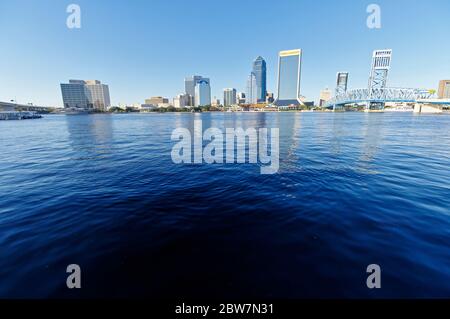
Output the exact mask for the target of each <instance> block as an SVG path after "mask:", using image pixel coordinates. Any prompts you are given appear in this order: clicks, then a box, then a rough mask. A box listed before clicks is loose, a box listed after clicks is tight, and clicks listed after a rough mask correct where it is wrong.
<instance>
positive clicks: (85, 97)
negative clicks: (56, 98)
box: [61, 80, 111, 111]
mask: <svg viewBox="0 0 450 319" xmlns="http://www.w3.org/2000/svg"><path fill="white" fill-rule="evenodd" d="M61 93H62V99H63V103H64V107H65V108H80V109H88V110H100V111H105V110H106V109H107V108H108V107H110V106H111V100H110V96H109V87H108V85H106V84H102V83H101V82H100V81H97V80H87V81H84V80H69V83H61Z"/></svg>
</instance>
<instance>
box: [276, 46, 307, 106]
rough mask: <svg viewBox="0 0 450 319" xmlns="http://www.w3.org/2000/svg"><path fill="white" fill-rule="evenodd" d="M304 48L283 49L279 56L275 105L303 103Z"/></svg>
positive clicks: (297, 104)
mask: <svg viewBox="0 0 450 319" xmlns="http://www.w3.org/2000/svg"><path fill="white" fill-rule="evenodd" d="M301 65H302V50H300V49H297V50H289V51H281V52H280V53H279V58H278V89H277V100H276V101H275V105H277V106H279V107H286V106H291V105H294V106H299V105H303V102H302V101H301V100H300V78H301Z"/></svg>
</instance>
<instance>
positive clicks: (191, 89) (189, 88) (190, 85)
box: [184, 75, 202, 106]
mask: <svg viewBox="0 0 450 319" xmlns="http://www.w3.org/2000/svg"><path fill="white" fill-rule="evenodd" d="M201 79H202V77H201V76H199V75H193V76H191V77H187V78H185V79H184V89H185V90H184V92H185V93H186V94H189V95H190V96H191V101H190V103H189V106H194V105H195V85H196V83H197V81H199V80H201Z"/></svg>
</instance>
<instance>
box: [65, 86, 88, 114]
mask: <svg viewBox="0 0 450 319" xmlns="http://www.w3.org/2000/svg"><path fill="white" fill-rule="evenodd" d="M61 94H62V98H63V103H64V107H65V108H80V109H87V108H88V104H89V100H88V98H87V96H86V92H85V89H84V84H77V83H68V84H61Z"/></svg>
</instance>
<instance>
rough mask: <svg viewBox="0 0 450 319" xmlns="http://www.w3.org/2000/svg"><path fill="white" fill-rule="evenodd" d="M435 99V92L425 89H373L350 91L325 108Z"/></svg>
mask: <svg viewBox="0 0 450 319" xmlns="http://www.w3.org/2000/svg"><path fill="white" fill-rule="evenodd" d="M432 97H433V92H430V91H429V90H424V89H410V88H372V89H355V90H349V91H347V92H345V93H343V94H340V95H337V96H335V97H334V98H332V99H331V100H329V101H328V102H327V103H326V105H325V107H328V108H330V107H333V108H336V106H344V105H350V104H365V105H366V107H367V108H369V107H370V105H371V104H382V105H384V103H386V102H393V103H415V102H416V101H417V100H427V99H430V98H432Z"/></svg>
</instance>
